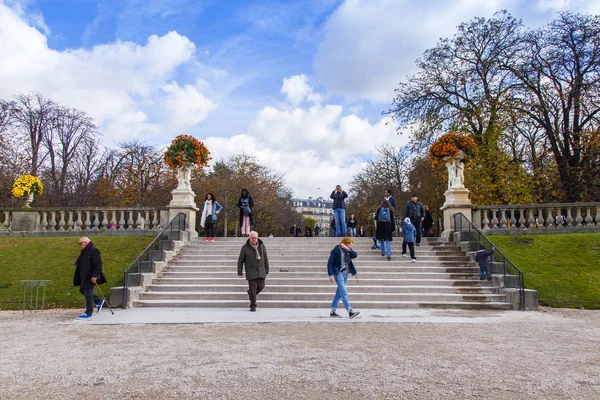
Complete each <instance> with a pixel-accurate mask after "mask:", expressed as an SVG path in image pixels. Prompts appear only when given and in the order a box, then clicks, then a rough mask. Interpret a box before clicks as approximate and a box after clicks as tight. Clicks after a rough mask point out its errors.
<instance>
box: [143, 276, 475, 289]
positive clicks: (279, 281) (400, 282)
mask: <svg viewBox="0 0 600 400" xmlns="http://www.w3.org/2000/svg"><path fill="white" fill-rule="evenodd" d="M227 276H228V277H224V278H213V277H205V278H198V277H196V278H182V277H178V278H154V280H153V284H155V285H230V284H239V283H240V282H243V285H247V284H246V280H245V279H244V278H240V277H237V276H232V274H228V275H227ZM323 282H329V279H328V278H327V277H325V276H323V275H320V276H319V277H317V278H306V277H299V278H292V277H285V275H284V277H282V278H273V277H271V276H269V278H267V285H320V284H323ZM347 285H348V286H357V285H382V286H387V285H389V286H421V285H422V286H448V287H465V286H469V287H482V286H481V285H482V282H481V281H480V280H479V279H478V278H477V279H471V280H454V279H394V278H364V277H361V278H360V280H359V283H358V284H357V283H356V279H354V277H353V278H351V279H348V283H347Z"/></svg>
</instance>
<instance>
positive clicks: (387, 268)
mask: <svg viewBox="0 0 600 400" xmlns="http://www.w3.org/2000/svg"><path fill="white" fill-rule="evenodd" d="M270 270H271V272H319V273H323V272H326V271H327V268H326V267H325V266H324V265H290V266H279V264H277V265H275V264H274V263H273V264H271V267H270ZM231 271H237V265H235V264H230V265H191V266H188V265H180V264H179V263H176V264H173V265H171V266H170V267H169V269H168V272H231ZM366 271H369V272H439V273H449V274H454V273H479V268H478V267H472V266H469V267H463V266H458V267H457V266H452V267H440V266H439V265H437V266H436V265H435V264H432V265H427V266H425V265H419V266H417V265H416V263H406V264H402V265H397V264H392V263H391V262H388V263H386V264H381V265H368V266H367V265H361V268H360V273H363V272H366Z"/></svg>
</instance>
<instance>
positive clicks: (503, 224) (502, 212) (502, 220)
mask: <svg viewBox="0 0 600 400" xmlns="http://www.w3.org/2000/svg"><path fill="white" fill-rule="evenodd" d="M500 215H501V216H502V218H500V228H501V229H506V227H507V221H506V210H505V209H503V208H501V209H500Z"/></svg>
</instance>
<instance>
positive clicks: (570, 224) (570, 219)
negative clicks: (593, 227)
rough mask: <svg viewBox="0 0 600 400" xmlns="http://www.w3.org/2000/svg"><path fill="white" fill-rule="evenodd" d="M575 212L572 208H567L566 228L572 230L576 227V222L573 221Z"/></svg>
mask: <svg viewBox="0 0 600 400" xmlns="http://www.w3.org/2000/svg"><path fill="white" fill-rule="evenodd" d="M572 214H573V210H572V209H571V208H567V225H566V226H565V228H570V227H573V226H575V224H573V222H574V220H573V215H572Z"/></svg>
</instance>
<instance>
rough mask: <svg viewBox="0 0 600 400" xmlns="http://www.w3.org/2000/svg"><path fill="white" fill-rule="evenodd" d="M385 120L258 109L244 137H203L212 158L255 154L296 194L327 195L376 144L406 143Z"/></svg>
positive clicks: (335, 110)
mask: <svg viewBox="0 0 600 400" xmlns="http://www.w3.org/2000/svg"><path fill="white" fill-rule="evenodd" d="M285 82H286V80H284V85H285ZM288 82H289V80H288ZM309 91H311V92H312V91H313V88H312V87H309ZM282 93H283V94H286V93H284V92H283V91H282ZM387 122H389V121H388V119H387V118H381V119H380V120H379V121H377V122H375V123H371V122H369V121H367V120H366V119H363V118H360V117H358V116H356V115H354V114H352V113H350V114H348V113H345V112H344V108H343V107H342V106H341V105H338V104H326V105H312V106H308V107H306V108H301V107H295V108H292V109H288V108H286V106H285V105H283V106H281V107H265V108H263V109H261V110H260V111H259V112H258V113H257V115H256V118H255V119H254V121H253V122H252V124H251V126H250V129H249V130H248V133H247V134H245V135H238V136H235V137H232V138H216V137H209V138H207V139H206V140H205V142H206V145H207V146H208V148H209V149H210V151H211V153H212V154H213V156H214V157H216V158H225V159H226V158H227V157H228V156H229V155H231V154H235V153H239V152H242V151H244V152H247V153H250V154H253V155H255V156H257V157H258V159H259V160H260V162H261V163H263V164H265V165H268V166H270V167H271V168H273V169H274V170H276V171H278V172H279V173H282V174H284V176H285V180H286V182H287V183H288V185H290V186H291V187H292V188H294V190H295V195H296V196H300V197H308V196H313V197H317V196H325V197H327V196H329V194H330V193H331V191H332V190H333V188H334V187H335V185H336V184H341V185H342V187H346V188H348V187H349V184H348V183H349V181H350V180H351V179H352V177H353V176H354V175H355V174H357V173H358V172H360V171H361V169H362V167H363V165H364V162H365V161H366V160H367V159H369V158H370V157H371V156H373V155H374V153H375V152H376V150H375V146H376V145H381V144H383V143H392V144H395V145H397V146H401V145H404V144H406V142H407V138H406V137H405V136H398V135H397V134H396V132H395V129H394V127H393V125H392V124H387Z"/></svg>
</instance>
